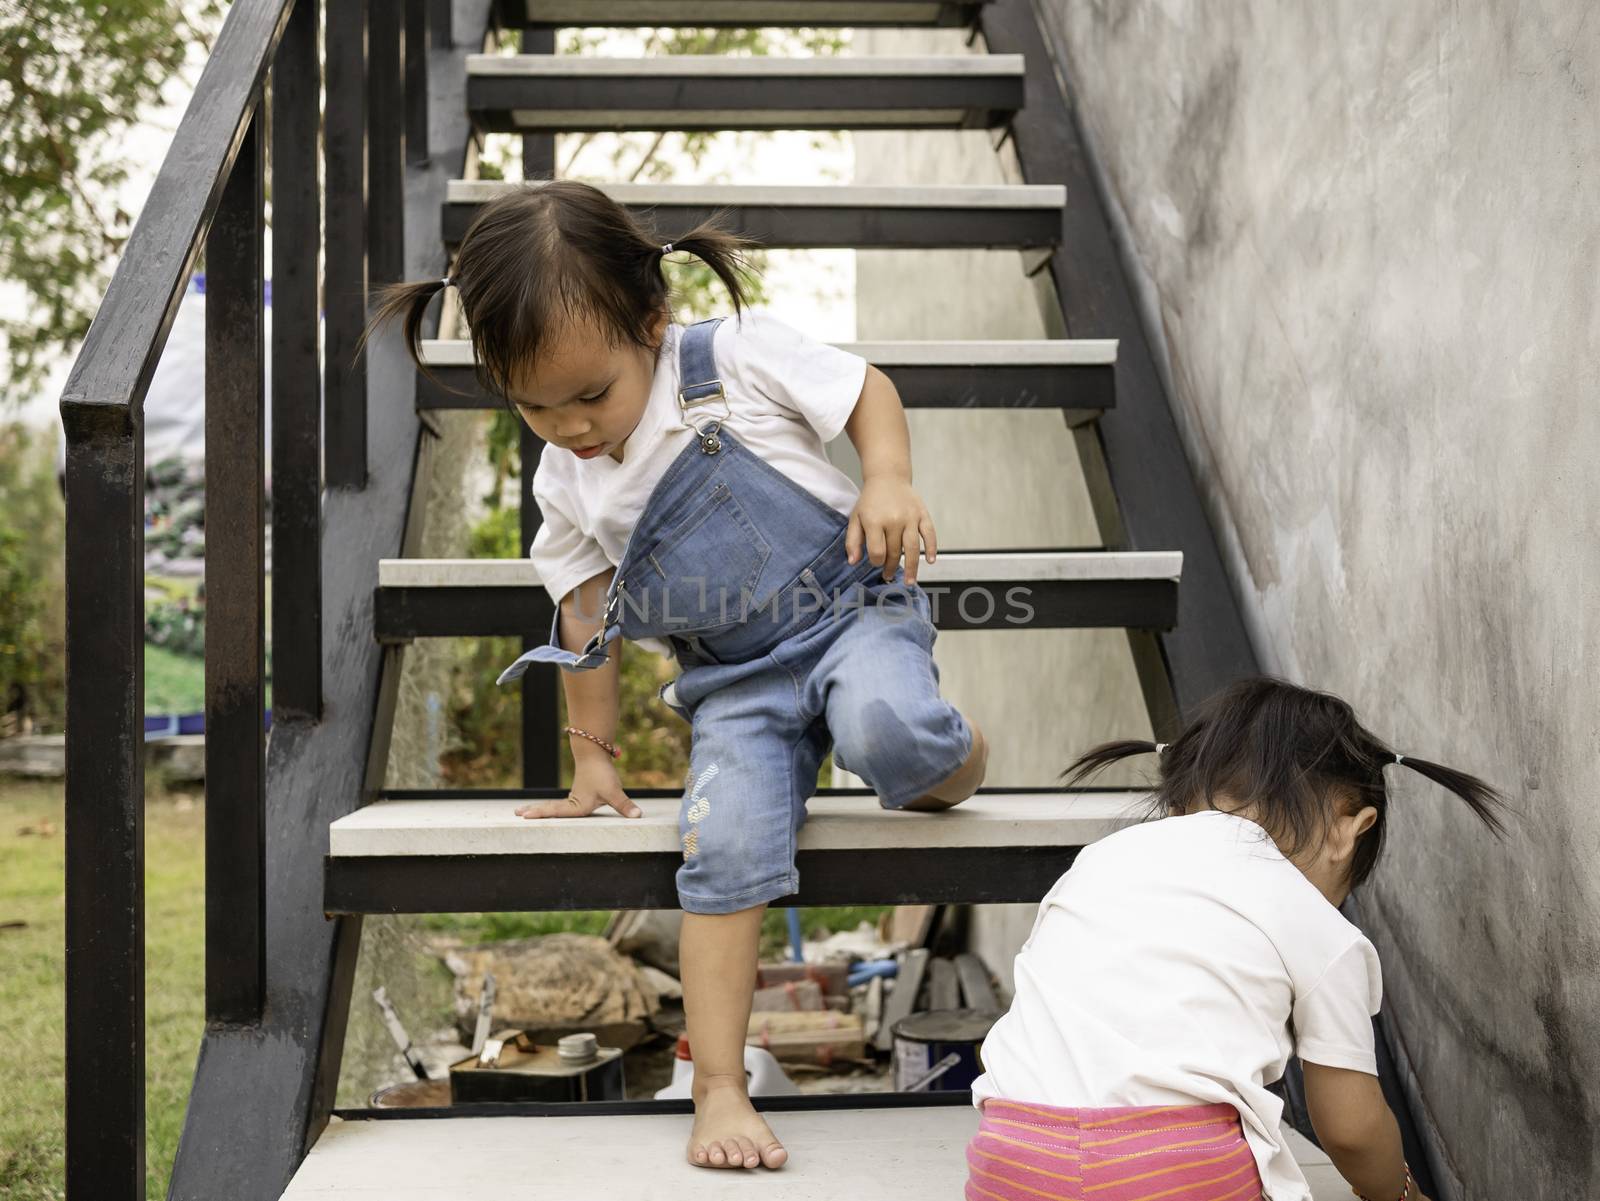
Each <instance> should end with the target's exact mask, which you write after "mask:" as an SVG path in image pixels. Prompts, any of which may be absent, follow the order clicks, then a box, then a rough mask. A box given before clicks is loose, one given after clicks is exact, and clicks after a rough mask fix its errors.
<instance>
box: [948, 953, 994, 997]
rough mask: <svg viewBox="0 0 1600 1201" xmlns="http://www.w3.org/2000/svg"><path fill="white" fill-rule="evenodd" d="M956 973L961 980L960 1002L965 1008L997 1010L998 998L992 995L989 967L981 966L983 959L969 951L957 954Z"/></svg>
mask: <svg viewBox="0 0 1600 1201" xmlns="http://www.w3.org/2000/svg"><path fill="white" fill-rule="evenodd" d="M956 975H957V976H958V977H959V978H960V980H961V1004H962V1005H963V1006H964V1007H965V1008H967V1009H993V1010H999V1008H1000V999H999V998H998V997H996V996H995V995H994V985H993V984H992V983H990V981H989V969H988V968H986V967H984V966H983V960H981V959H979V958H978V957H977V956H976V955H974V954H972V953H971V952H970V951H969V952H966V953H964V954H961V955H957V956H956Z"/></svg>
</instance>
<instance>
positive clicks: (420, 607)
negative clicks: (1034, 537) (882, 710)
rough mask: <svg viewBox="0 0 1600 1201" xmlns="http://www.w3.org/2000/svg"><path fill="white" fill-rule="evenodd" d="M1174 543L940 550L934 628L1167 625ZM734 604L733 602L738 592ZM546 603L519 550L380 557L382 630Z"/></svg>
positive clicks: (429, 627)
mask: <svg viewBox="0 0 1600 1201" xmlns="http://www.w3.org/2000/svg"><path fill="white" fill-rule="evenodd" d="M1182 571H1183V554H1182V553H1181V552H1179V551H1009V552H998V553H997V552H988V551H946V552H944V553H941V554H940V555H939V558H938V561H937V562H934V563H923V564H922V565H921V566H920V567H919V568H918V572H917V585H918V586H919V587H921V588H922V589H923V590H924V591H926V592H927V593H928V597H929V602H930V606H931V608H932V615H933V621H934V624H935V625H936V626H937V627H938V628H939V629H941V630H997V629H1085V628H1100V629H1119V628H1126V629H1167V628H1170V627H1171V625H1172V624H1173V623H1174V622H1175V621H1176V620H1177V611H1178V580H1179V577H1180V575H1181V574H1182ZM733 603H737V602H736V601H735V602H733ZM552 613H553V605H552V602H551V600H550V598H549V596H548V595H547V594H546V593H545V590H544V587H543V584H542V583H541V581H540V579H539V573H538V570H537V569H536V568H535V567H534V565H533V564H532V563H531V562H529V561H528V560H526V559H383V560H381V561H380V562H379V564H378V589H377V594H376V597H375V601H374V612H373V622H374V626H375V628H376V631H377V635H378V637H379V638H380V639H382V640H384V641H386V642H401V641H407V640H409V639H412V638H441V637H462V636H475V637H488V636H491V635H523V636H526V637H530V638H537V639H541V640H543V639H546V638H548V637H549V630H550V619H551V615H552Z"/></svg>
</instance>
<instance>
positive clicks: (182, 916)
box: [0, 779, 205, 1201]
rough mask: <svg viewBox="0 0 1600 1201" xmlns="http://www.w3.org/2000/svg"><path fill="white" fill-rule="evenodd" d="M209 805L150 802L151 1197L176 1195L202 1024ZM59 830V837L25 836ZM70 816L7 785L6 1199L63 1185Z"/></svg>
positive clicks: (3, 822) (2, 1130)
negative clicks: (172, 1186)
mask: <svg viewBox="0 0 1600 1201" xmlns="http://www.w3.org/2000/svg"><path fill="white" fill-rule="evenodd" d="M203 821H204V814H203V809H202V807H201V806H200V805H198V804H193V805H191V806H188V807H186V808H185V807H180V806H179V805H177V804H174V803H173V802H172V801H171V800H167V799H157V800H154V801H152V802H151V803H149V804H147V805H146V806H145V906H146V908H145V963H146V967H145V1063H146V1077H147V1083H146V1088H145V1106H146V1113H147V1120H148V1134H147V1148H148V1149H147V1153H146V1160H147V1163H148V1165H149V1167H148V1173H147V1176H146V1193H145V1195H146V1196H147V1197H149V1198H161V1197H165V1196H166V1195H167V1178H168V1175H169V1174H170V1169H171V1164H172V1157H173V1154H174V1152H175V1151H176V1150H177V1146H178V1133H179V1131H180V1130H181V1128H182V1125H183V1107H184V1105H185V1104H186V1102H187V1100H188V1096H189V1087H190V1082H191V1079H192V1077H193V1075H194V1063H195V1055H196V1053H197V1052H198V1050H199V1048H200V1034H201V1031H202V1029H203V1027H204V1017H203V1011H204V999H203V996H202V992H203V988H204V979H205V976H204V969H205V960H204V957H205V932H204V926H203V920H202V909H201V895H202V891H203V887H204V884H203V881H204V871H205V867H204V860H203V852H204V838H203V829H204V827H203ZM42 822H48V823H51V824H52V825H53V826H54V832H53V833H48V834H40V833H32V834H23V833H21V832H20V831H21V830H22V829H23V828H30V829H34V830H37V829H39V828H40V826H41V823H42ZM62 840H63V812H62V794H61V786H60V784H59V783H51V784H34V783H31V782H29V783H25V782H20V781H16V780H11V779H7V780H6V781H5V782H4V785H3V787H0V881H4V890H3V892H0V922H11V921H22V922H26V923H27V924H26V926H24V927H22V928H21V929H9V930H0V962H3V963H4V965H5V966H4V969H3V970H0V1062H3V1063H5V1064H6V1065H7V1067H8V1070H7V1071H6V1073H5V1075H4V1076H3V1077H0V1197H5V1198H7V1199H8V1201H43V1199H44V1198H59V1197H62V1196H63V1195H64V1193H63V1186H62V1171H63V1161H62V1157H63V1140H62V1105H63V1097H62V1059H63V1047H62V1011H61V1006H62V989H63V987H64V981H63V976H62V943H63V939H64V937H65V932H64V928H63V914H62V904H63V888H64V877H63V841H62Z"/></svg>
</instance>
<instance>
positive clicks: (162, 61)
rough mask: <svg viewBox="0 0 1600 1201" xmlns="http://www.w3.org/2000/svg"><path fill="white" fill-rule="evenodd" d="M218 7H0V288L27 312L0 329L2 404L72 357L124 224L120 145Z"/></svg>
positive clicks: (107, 2) (35, 2) (128, 2)
mask: <svg viewBox="0 0 1600 1201" xmlns="http://www.w3.org/2000/svg"><path fill="white" fill-rule="evenodd" d="M224 8H225V4H224V3H223V0H114V2H113V0H98V2H94V0H90V2H88V3H85V2H82V0H28V2H27V3H22V2H21V0H0V198H3V199H0V279H6V280H10V281H13V282H15V283H17V284H20V285H21V286H22V289H23V291H24V294H25V298H26V305H27V315H26V317H25V318H23V319H21V320H0V337H3V338H4V341H5V344H6V358H7V359H8V361H9V363H10V373H9V378H7V379H6V380H5V381H4V382H3V383H0V389H3V391H0V404H4V403H8V402H9V403H17V402H20V401H22V400H26V399H28V398H29V397H30V396H31V395H32V394H33V393H34V392H36V391H37V390H38V388H39V386H40V385H41V383H42V382H43V380H44V378H45V376H46V375H47V373H48V372H49V370H50V367H51V365H52V363H53V361H54V359H55V358H56V356H57V355H58V354H60V353H61V352H62V351H65V350H68V349H70V348H72V347H74V346H76V345H77V344H78V343H79V342H80V341H81V340H82V339H83V336H84V334H85V333H87V332H88V329H89V322H90V321H91V320H92V319H93V317H94V313H95V310H96V308H97V307H98V306H99V304H100V297H101V296H102V295H103V294H104V292H105V289H106V286H107V284H108V283H109V282H110V278H111V269H112V267H113V266H114V264H115V261H116V257H117V255H118V253H120V251H121V249H122V246H123V243H124V242H126V241H127V238H128V234H129V233H130V232H131V229H132V225H133V216H132V215H131V214H130V213H129V212H128V211H127V210H125V209H124V208H123V207H122V206H121V205H119V204H118V203H117V194H118V192H119V190H120V189H121V188H122V186H123V184H124V183H125V182H126V180H127V178H128V173H129V169H130V166H131V165H132V164H131V163H130V162H129V161H128V159H127V157H126V149H125V135H126V133H127V132H128V130H129V129H130V128H131V127H133V126H134V125H136V124H137V123H138V122H139V121H140V120H141V118H143V117H145V116H146V114H147V113H148V112H149V110H150V109H152V108H153V107H154V106H155V105H156V104H157V103H158V102H159V101H160V99H161V92H162V88H163V87H164V86H165V85H166V83H167V81H168V80H169V79H171V78H172V77H173V75H174V74H176V73H177V72H178V70H179V69H180V68H181V67H183V65H184V63H185V62H186V60H187V58H188V55H189V53H190V51H191V48H193V47H196V46H197V45H198V46H199V47H200V48H201V49H204V48H205V47H206V46H207V45H208V44H209V40H210V37H211V35H212V33H213V31H214V30H215V29H216V28H217V26H218V25H219V24H220V21H221V16H222V13H223V10H224Z"/></svg>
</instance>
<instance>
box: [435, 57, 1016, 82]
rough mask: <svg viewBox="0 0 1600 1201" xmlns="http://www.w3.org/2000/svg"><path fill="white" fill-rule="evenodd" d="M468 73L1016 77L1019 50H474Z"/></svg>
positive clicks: (588, 75)
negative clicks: (746, 53)
mask: <svg viewBox="0 0 1600 1201" xmlns="http://www.w3.org/2000/svg"><path fill="white" fill-rule="evenodd" d="M467 74H468V75H478V76H491V75H492V76H517V77H522V78H527V77H530V76H540V77H558V78H572V77H595V76H603V77H609V78H615V77H625V76H653V77H662V76H666V77H672V76H696V77H700V76H721V77H725V78H751V77H753V78H758V79H766V78H775V79H783V78H794V77H804V78H812V79H814V78H830V77H831V78H851V77H860V76H870V77H872V78H881V77H884V76H890V75H896V76H918V75H933V76H941V77H947V76H952V75H963V76H994V75H1000V76H1017V77H1018V78H1020V77H1022V75H1023V74H1024V66H1023V60H1022V55H1020V54H937V55H918V56H914V57H913V56H905V57H902V56H894V57H890V56H883V57H876V56H861V57H855V58H842V57H834V56H831V55H822V56H814V57H811V58H785V57H773V56H770V55H755V56H752V57H749V58H732V57H729V56H728V55H724V54H672V55H661V56H657V57H652V58H620V57H608V56H600V55H579V54H473V55H469V56H468V57H467Z"/></svg>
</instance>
